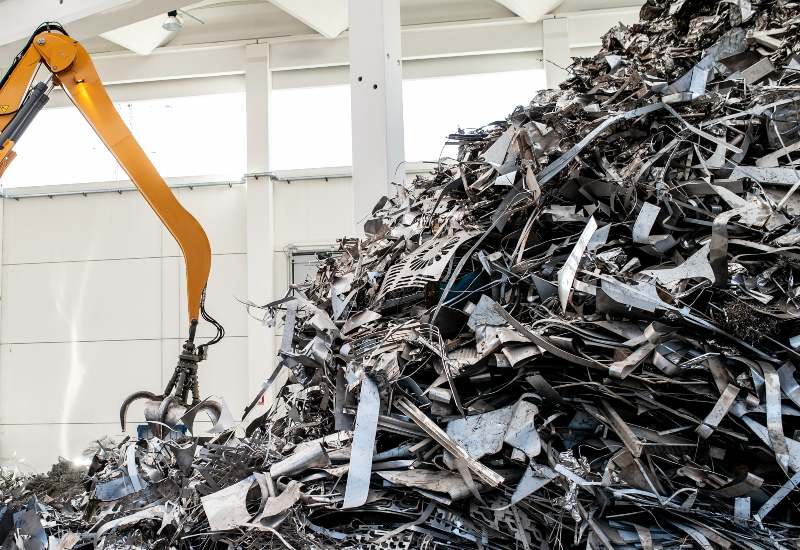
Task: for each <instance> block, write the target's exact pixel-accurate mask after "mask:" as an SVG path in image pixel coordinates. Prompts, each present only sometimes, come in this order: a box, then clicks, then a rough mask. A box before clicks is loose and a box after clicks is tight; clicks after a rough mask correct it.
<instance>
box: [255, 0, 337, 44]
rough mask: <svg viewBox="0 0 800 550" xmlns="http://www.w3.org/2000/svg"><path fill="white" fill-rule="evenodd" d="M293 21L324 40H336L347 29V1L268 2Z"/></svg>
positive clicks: (292, 0)
mask: <svg viewBox="0 0 800 550" xmlns="http://www.w3.org/2000/svg"><path fill="white" fill-rule="evenodd" d="M270 2H271V3H272V4H274V5H276V6H277V7H279V8H280V9H282V10H283V11H285V12H286V13H288V14H289V15H291V16H292V17H294V18H295V19H298V20H299V21H301V22H303V23H305V24H306V25H308V26H309V27H311V28H312V29H314V30H315V31H317V32H318V33H320V34H321V35H322V36H324V37H326V38H336V37H337V36H339V35H340V34H342V33H343V32H344V31H345V29H347V0H324V1H323V2H320V1H319V0H270Z"/></svg>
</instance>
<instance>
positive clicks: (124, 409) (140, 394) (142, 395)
mask: <svg viewBox="0 0 800 550" xmlns="http://www.w3.org/2000/svg"><path fill="white" fill-rule="evenodd" d="M161 398H162V396H160V395H156V394H154V393H153V392H149V391H137V392H136V393H132V394H131V395H129V396H128V397H127V398H126V399H125V401H123V402H122V406H121V407H120V409H119V424H120V427H121V428H122V431H123V432H124V431H125V417H126V416H127V414H128V407H130V406H131V404H132V403H133V402H134V401H138V400H139V399H149V400H151V401H158V400H159V399H161Z"/></svg>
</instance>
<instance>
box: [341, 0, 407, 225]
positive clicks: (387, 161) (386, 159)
mask: <svg viewBox="0 0 800 550" xmlns="http://www.w3.org/2000/svg"><path fill="white" fill-rule="evenodd" d="M349 10H350V11H349V13H350V34H349V50H350V99H351V111H352V118H353V194H354V210H353V212H354V215H355V221H356V223H357V224H359V225H360V222H361V221H363V220H364V219H365V218H366V217H367V216H368V215H369V214H370V212H371V211H372V207H373V206H374V205H375V203H376V202H377V200H378V199H379V198H380V197H381V196H383V195H387V196H391V195H392V194H394V188H393V186H392V185H391V182H397V183H402V182H403V181H404V179H405V165H404V164H403V162H404V160H405V153H404V149H403V76H402V66H401V59H402V58H401V46H400V0H350V4H349Z"/></svg>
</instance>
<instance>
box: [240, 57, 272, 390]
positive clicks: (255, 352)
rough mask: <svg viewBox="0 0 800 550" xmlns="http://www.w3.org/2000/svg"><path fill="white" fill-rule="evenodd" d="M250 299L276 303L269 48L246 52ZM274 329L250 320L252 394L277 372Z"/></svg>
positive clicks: (248, 336) (249, 376)
mask: <svg viewBox="0 0 800 550" xmlns="http://www.w3.org/2000/svg"><path fill="white" fill-rule="evenodd" d="M246 57H247V64H246V72H245V94H246V98H247V172H248V175H247V176H246V183H247V214H246V215H247V225H246V231H247V295H248V297H249V298H250V299H251V300H254V301H255V302H258V303H264V302H267V301H269V300H271V299H272V293H273V288H272V279H273V274H274V269H275V268H274V265H273V263H274V262H273V252H272V251H273V248H274V235H275V231H274V215H273V211H274V205H273V190H272V180H271V178H270V177H269V176H267V175H266V173H267V172H268V171H269V96H270V92H271V89H272V85H271V76H270V68H269V46H268V45H267V44H253V45H251V46H247V50H246ZM274 335H275V332H274V329H272V328H270V327H267V326H265V325H264V324H263V323H261V322H259V321H257V320H255V319H253V318H250V317H248V320H247V373H248V375H247V377H248V379H247V380H246V381H245V382H246V383H247V386H246V387H247V388H249V391H252V390H253V388H258V387H259V386H260V385H261V382H263V381H264V379H265V378H266V377H267V376H268V375H269V374H270V373H271V372H272V370H273V369H274V368H275V343H274V342H275V336H274Z"/></svg>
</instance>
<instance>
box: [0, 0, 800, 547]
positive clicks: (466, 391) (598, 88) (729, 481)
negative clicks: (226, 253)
mask: <svg viewBox="0 0 800 550" xmlns="http://www.w3.org/2000/svg"><path fill="white" fill-rule="evenodd" d="M799 28H800V4H798V3H795V2H788V1H778V0H775V1H767V0H762V1H759V0H729V1H718V2H709V1H700V0H676V1H672V2H669V1H666V0H660V1H659V0H649V1H648V3H647V4H646V5H645V6H644V7H643V9H642V21H641V22H640V23H638V24H635V25H633V26H631V27H627V28H626V27H624V26H619V27H617V28H615V29H613V30H611V31H610V32H609V33H608V34H607V35H606V36H605V37H604V47H603V50H602V51H601V53H600V54H598V55H597V56H596V57H594V58H593V59H583V60H579V61H577V62H576V64H575V65H574V66H573V67H572V73H573V76H572V77H571V78H570V79H569V80H568V81H567V82H566V83H564V84H563V85H562V87H561V90H556V91H552V90H551V91H546V92H541V93H539V94H538V95H537V96H536V97H535V99H534V100H533V101H532V102H531V104H530V106H528V107H527V108H518V109H517V110H516V111H514V113H513V114H512V115H511V116H510V117H509V118H508V120H507V121H502V122H496V123H493V124H490V125H488V126H485V127H483V128H480V129H477V130H474V131H469V132H459V133H457V134H453V135H451V136H449V142H450V143H451V144H454V145H457V146H458V154H457V157H456V158H451V159H444V160H442V162H441V163H440V165H439V167H438V169H437V170H436V171H435V172H434V174H433V176H432V177H429V178H421V179H417V180H416V181H414V182H412V183H408V184H407V185H405V186H402V187H400V188H399V189H398V194H397V196H396V197H393V198H391V199H383V200H382V201H380V202H379V204H378V205H377V206H376V208H375V210H374V211H373V218H372V219H370V220H369V221H368V222H367V223H366V225H365V231H366V235H367V238H366V239H365V240H360V241H359V240H344V241H342V247H341V255H340V256H338V257H336V258H330V259H328V260H327V261H326V262H325V264H324V265H323V267H322V268H321V269H320V271H319V273H318V275H317V277H316V280H315V281H314V282H313V283H312V284H311V285H310V286H306V287H297V288H293V289H291V290H290V292H289V293H288V294H287V296H286V297H285V298H284V299H282V300H279V301H278V302H274V303H272V304H268V305H266V306H262V310H261V311H262V313H263V314H264V316H265V317H266V318H276V319H283V338H282V344H281V351H280V357H281V363H280V368H279V369H278V370H276V372H275V374H274V375H273V376H271V377H270V378H269V379H268V380H267V381H266V382H265V383H264V388H263V389H262V392H261V393H260V394H259V395H258V396H257V398H256V400H257V399H258V398H260V397H261V394H263V393H268V394H276V395H277V398H276V399H274V400H272V405H271V407H270V408H269V410H268V411H267V412H266V413H265V414H264V415H263V416H261V417H259V418H257V419H255V420H251V419H249V418H248V422H247V423H246V425H247V429H246V433H240V432H239V431H237V430H236V429H235V428H229V427H228V426H222V427H221V429H220V430H218V431H219V432H220V433H219V434H218V435H216V436H215V438H214V439H213V440H210V441H209V440H207V439H202V440H197V439H192V438H184V439H179V440H168V441H164V440H161V439H158V438H151V439H149V440H141V441H138V442H134V441H131V442H127V443H125V444H123V445H121V446H117V447H111V448H106V449H104V450H102V452H101V453H100V454H98V455H97V456H96V458H95V462H94V463H93V465H92V467H91V468H90V469H89V472H88V474H87V477H86V484H87V487H88V491H87V492H84V493H82V494H79V495H77V496H75V494H74V492H69V493H68V496H67V497H64V498H62V499H58V498H53V497H52V496H51V497H50V499H49V501H48V502H44V501H43V500H42V499H41V497H40V498H39V499H38V500H33V501H27V504H22V505H18V506H17V508H15V509H14V510H17V511H16V514H15V515H13V521H12V516H11V512H12V511H13V510H12V509H10V508H9V510H8V512H7V513H6V515H5V516H4V515H3V512H2V511H1V510H0V540H2V538H3V537H6V536H7V538H6V545H9V544H10V546H8V547H9V548H17V547H20V548H22V547H24V548H45V547H47V540H46V539H47V536H48V535H49V536H51V537H53V539H52V540H53V541H54V542H52V543H51V546H50V547H51V548H86V547H89V546H90V545H91V544H93V543H97V544H98V547H102V548H123V547H131V546H134V547H153V548H156V547H158V548H173V547H174V548H198V549H199V548H263V547H274V548H281V547H292V548H372V549H417V548H429V549H444V548H485V549H523V548H524V549H526V550H527V549H549V548H553V549H556V548H609V549H611V548H630V549H634V548H635V549H644V550H649V549H654V548H664V549H673V548H692V547H697V548H706V549H708V548H750V549H762V548H787V549H788V548H800V492H798V491H797V490H796V488H795V487H796V485H797V484H799V483H800V385H798V382H797V378H796V376H795V365H796V364H798V362H800V354H798V351H797V350H798V349H800V323H799V322H798V320H800V309H798V301H800V193H798V192H797V191H798V187H800V171H798V168H797V167H796V166H795V165H796V163H797V162H798V161H800V44H799V43H798V41H797V39H796V37H797V33H798V29H799ZM250 309H251V313H254V312H257V311H259V310H257V309H255V308H253V307H251V308H250ZM254 403H255V401H254ZM249 409H251V410H252V407H250V408H249ZM251 414H252V413H251ZM29 492H30V491H29ZM29 492H28V493H29ZM18 493H19V499H18V500H20V499H23V497H24V498H30V497H29V494H28V493H25V492H24V491H22V490H20V491H18ZM68 533H72V534H68ZM37 537H38V538H37ZM69 537H71V538H69ZM67 538H69V540H68V543H67V544H65V543H64V540H66V539H67ZM57 540H59V541H61V542H56V541H57ZM9 541H11V542H9ZM15 544H16V545H17V546H14V545H15ZM37 544H38V546H37ZM58 544H60V546H57V545H58ZM20 545H22V546H20ZM54 545H56V546H54ZM126 545H127V546H126Z"/></svg>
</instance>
